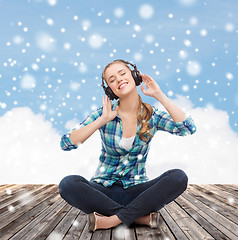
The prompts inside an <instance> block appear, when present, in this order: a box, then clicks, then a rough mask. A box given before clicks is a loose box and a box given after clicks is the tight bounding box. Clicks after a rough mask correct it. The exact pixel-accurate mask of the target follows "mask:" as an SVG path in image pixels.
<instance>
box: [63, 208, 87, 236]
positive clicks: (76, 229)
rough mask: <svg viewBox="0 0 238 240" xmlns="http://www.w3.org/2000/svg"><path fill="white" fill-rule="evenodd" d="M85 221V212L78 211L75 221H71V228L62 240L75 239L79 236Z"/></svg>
mask: <svg viewBox="0 0 238 240" xmlns="http://www.w3.org/2000/svg"><path fill="white" fill-rule="evenodd" d="M86 222H87V218H86V214H85V213H84V212H82V211H81V212H80V213H79V215H78V216H77V218H76V219H75V221H74V222H73V224H72V226H71V228H70V229H69V231H68V232H67V234H66V235H65V237H64V240H76V239H79V237H80V236H81V234H82V232H83V229H84V228H85V225H86Z"/></svg>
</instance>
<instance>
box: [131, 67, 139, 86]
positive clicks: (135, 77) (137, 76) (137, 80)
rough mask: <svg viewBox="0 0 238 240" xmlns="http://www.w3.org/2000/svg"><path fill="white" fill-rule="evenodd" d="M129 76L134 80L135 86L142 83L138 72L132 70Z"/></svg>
mask: <svg viewBox="0 0 238 240" xmlns="http://www.w3.org/2000/svg"><path fill="white" fill-rule="evenodd" d="M131 75H132V77H133V78H134V80H135V83H136V86H139V85H140V84H141V83H142V77H141V75H140V72H139V71H138V70H132V71H131Z"/></svg>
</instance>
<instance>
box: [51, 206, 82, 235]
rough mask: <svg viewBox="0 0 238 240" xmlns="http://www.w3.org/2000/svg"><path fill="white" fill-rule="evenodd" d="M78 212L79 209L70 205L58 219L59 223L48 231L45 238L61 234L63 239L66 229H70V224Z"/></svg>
mask: <svg viewBox="0 0 238 240" xmlns="http://www.w3.org/2000/svg"><path fill="white" fill-rule="evenodd" d="M79 212H80V210H78V209H77V208H74V207H72V208H71V209H70V210H69V212H68V213H67V214H66V215H65V216H64V217H63V218H62V219H61V220H60V222H59V224H58V225H57V226H56V227H55V228H54V229H53V231H52V232H50V234H49V235H48V237H47V238H46V240H50V239H54V236H58V235H59V234H60V236H62V239H63V237H64V236H65V235H66V233H67V231H68V230H69V229H70V227H71V225H72V224H73V222H74V221H75V219H76V217H77V215H78V213H79ZM58 238H59V237H58ZM58 238H57V239H58Z"/></svg>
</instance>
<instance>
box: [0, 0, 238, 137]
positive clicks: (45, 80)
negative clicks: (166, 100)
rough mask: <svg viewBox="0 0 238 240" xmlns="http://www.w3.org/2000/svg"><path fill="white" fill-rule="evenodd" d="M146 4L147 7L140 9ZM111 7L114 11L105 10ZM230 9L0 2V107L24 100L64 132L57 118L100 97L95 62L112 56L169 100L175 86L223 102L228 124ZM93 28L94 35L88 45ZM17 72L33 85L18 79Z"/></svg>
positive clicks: (233, 114) (80, 114) (235, 24)
mask: <svg viewBox="0 0 238 240" xmlns="http://www.w3.org/2000/svg"><path fill="white" fill-rule="evenodd" d="M186 2H187V4H185V3H186ZM148 5H149V9H152V10H153V11H152V12H151V13H150V12H148V13H146V12H145V15H143V13H142V14H141V13H140V10H141V9H142V10H143V9H144V10H146V9H147V8H146V7H145V6H148ZM143 7H144V8H143ZM116 9H121V11H123V15H122V16H118V15H117V14H115V10H116ZM237 12H238V2H237V1H230V0H228V1H221V0H208V1H198V0H197V1H195V0H193V1H192V0H190V1H189V0H187V1H185V0H183V1H182V0H181V1H171V0H170V1H155V0H154V1H125V0H124V1H120V2H119V1H108V0H107V1H105V0H100V1H96V0H95V1H81V0H80V1H76V0H74V1H73V0H62V1H56V0H55V1H53V0H52V1H50V0H48V1H43V0H35V1H33V0H31V1H30V0H29V1H17V0H5V1H0V19H1V21H0V29H1V35H0V96H1V97H0V116H2V115H4V114H5V113H6V112H7V111H9V110H11V109H12V108H16V107H24V106H28V107H29V108H31V109H32V111H33V112H34V113H36V114H37V113H42V114H43V115H44V117H45V119H46V120H49V121H51V122H52V124H53V127H54V128H55V129H56V130H57V131H58V132H59V133H64V132H65V131H66V128H65V124H66V122H67V121H69V120H71V119H74V118H76V119H77V120H78V121H83V120H84V118H85V117H86V115H88V114H89V113H90V112H92V111H93V110H94V109H96V108H98V107H100V106H102V95H103V91H102V88H101V86H100V85H101V73H102V70H103V68H104V67H105V66H106V65H107V64H108V63H109V62H110V61H112V60H114V59H118V58H122V59H125V60H127V61H130V62H132V63H135V64H136V65H137V67H138V69H139V70H140V71H141V72H142V73H145V74H148V75H150V76H151V77H152V78H153V79H155V80H156V81H157V83H158V84H159V86H160V88H161V89H162V91H163V92H164V93H165V94H166V95H167V96H169V97H171V99H173V98H174V97H175V96H176V94H179V95H184V96H187V97H188V98H189V99H190V100H191V101H192V103H193V104H194V106H193V107H194V108H195V107H202V108H206V106H207V105H209V104H212V105H213V106H214V107H215V108H217V109H221V110H225V111H227V116H228V117H229V122H230V126H231V128H232V129H233V130H234V131H236V132H238V127H237V119H238V113H237V107H238V84H237V73H238V71H237V67H238V44H237V42H238V37H237V35H238V16H237ZM169 14H172V15H169ZM75 16H76V17H75ZM191 18H192V19H195V20H196V21H197V23H196V21H195V22H194V23H193V21H191ZM47 19H48V20H47ZM49 19H50V20H51V22H53V24H49V23H50V21H49ZM85 20H86V21H88V22H89V23H90V26H89V27H88V28H84V25H83V22H84V21H85ZM136 25H138V26H139V27H138V26H137V27H136ZM62 29H63V30H62ZM64 29H65V30H64ZM138 29H139V30H138ZM201 30H203V32H204V30H205V32H206V33H207V34H205V36H203V35H202V34H201ZM39 34H45V35H47V36H50V37H51V38H52V39H53V43H52V44H49V48H45V47H44V44H43V45H42V44H40V43H42V41H43V40H42V38H41V37H40V35H39ZM95 34H97V35H98V36H100V37H101V38H100V37H99V40H98V41H97V42H96V43H94V44H91V43H90V39H92V38H93V36H94V35H95ZM148 35H149V37H150V38H149V39H151V41H148V40H146V36H148ZM19 39H20V40H19ZM103 39H104V40H103ZM186 40H189V41H190V44H185V43H184V42H185V41H186ZM97 43H98V45H97ZM65 44H68V46H70V47H68V48H67V47H64V46H65ZM46 45H47V44H46ZM196 49H197V50H196ZM181 50H183V51H186V53H187V57H186V58H181V57H180V56H179V52H180V51H181ZM168 59H169V60H168ZM189 61H196V62H198V63H199V64H200V67H201V70H200V71H198V73H197V74H195V75H194V74H191V73H189V71H187V65H188V62H189ZM33 64H37V68H34V67H33V66H34V65H33ZM80 66H83V68H81V67H80ZM84 69H85V70H84ZM178 69H179V71H178ZM27 74H29V75H30V76H31V79H32V78H33V79H34V83H35V86H34V87H30V88H27V87H24V86H23V85H22V81H23V79H24V77H25V76H27ZM227 74H228V75H229V76H232V77H231V78H229V77H227ZM29 75H28V76H29ZM77 83H78V84H79V85H77ZM72 86H76V87H72ZM184 86H187V89H188V90H184ZM138 92H139V94H140V95H141V96H142V98H143V100H144V102H147V103H150V104H154V102H155V99H152V98H150V97H147V96H145V95H143V93H142V92H141V91H140V88H138ZM214 121H215V119H214Z"/></svg>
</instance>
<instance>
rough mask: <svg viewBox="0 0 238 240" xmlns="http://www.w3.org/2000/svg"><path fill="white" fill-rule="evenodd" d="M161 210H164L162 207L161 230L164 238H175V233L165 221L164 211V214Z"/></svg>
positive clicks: (172, 239) (170, 239)
mask: <svg viewBox="0 0 238 240" xmlns="http://www.w3.org/2000/svg"><path fill="white" fill-rule="evenodd" d="M161 212H162V209H160V218H159V230H160V232H161V233H162V234H163V235H164V239H169V240H175V237H174V235H173V234H172V232H171V230H170V228H169V227H168V225H167V224H166V222H165V219H164V218H163V216H164V213H163V214H162V213H161ZM167 214H168V213H167ZM185 239H186V238H185Z"/></svg>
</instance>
